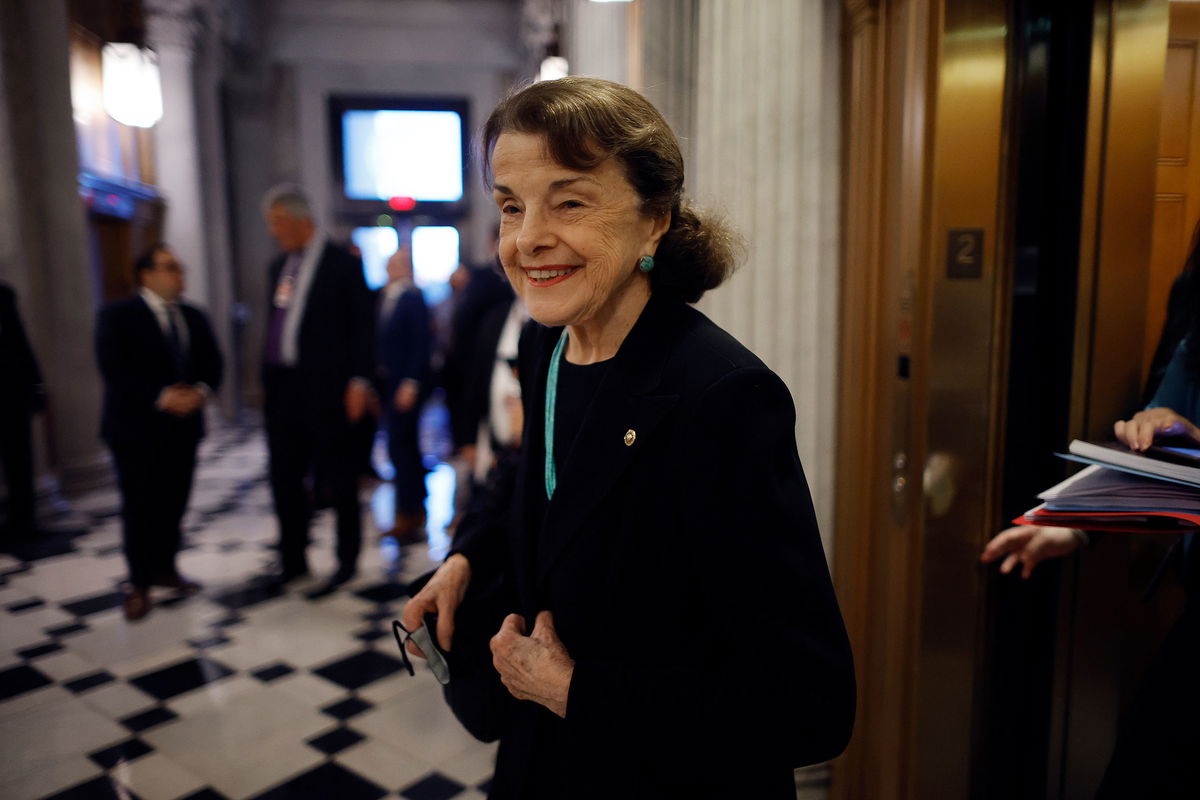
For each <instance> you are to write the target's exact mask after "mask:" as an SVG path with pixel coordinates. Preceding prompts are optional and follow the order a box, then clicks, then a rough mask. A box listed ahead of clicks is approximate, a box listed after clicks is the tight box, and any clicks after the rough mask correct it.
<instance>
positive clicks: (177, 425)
mask: <svg viewBox="0 0 1200 800" xmlns="http://www.w3.org/2000/svg"><path fill="white" fill-rule="evenodd" d="M179 311H180V313H181V314H182V315H183V320H184V323H185V324H186V325H187V332H188V369H187V372H186V374H185V375H183V376H182V378H180V377H179V376H178V375H177V374H176V372H175V360H174V358H173V357H172V355H171V349H170V345H168V344H167V337H166V334H164V333H163V330H162V328H161V327H159V324H158V320H157V319H156V318H155V316H154V312H153V311H152V310H151V309H150V306H148V305H147V304H146V301H145V300H143V299H142V298H141V297H130V298H128V299H125V300H118V301H116V302H114V303H110V304H109V305H107V306H105V307H104V308H102V309H100V314H99V316H98V317H97V319H96V360H97V363H98V364H99V365H100V374H101V375H102V376H103V378H104V410H103V413H102V414H101V418H100V435H101V436H102V437H103V438H104V440H105V441H106V442H108V443H109V444H110V445H112V446H119V445H122V444H129V443H133V442H137V441H141V440H146V439H148V438H149V437H154V436H157V435H160V434H162V433H164V432H166V431H172V432H180V433H189V434H191V435H194V436H195V437H196V438H197V439H199V438H200V437H201V436H203V435H204V415H203V414H193V415H192V416H190V417H186V418H184V419H180V418H178V417H175V416H172V415H171V414H168V413H166V412H165V411H159V410H158V409H156V408H155V407H154V404H155V402H156V401H157V400H158V395H159V393H160V392H161V391H162V390H163V389H164V388H166V387H168V386H171V385H172V384H174V383H177V382H179V381H180V380H182V382H183V383H204V384H207V385H208V387H209V388H210V389H212V390H213V391H214V392H216V391H217V390H218V389H219V388H220V387H221V376H222V372H223V370H224V362H223V360H222V358H221V351H220V350H219V349H218V347H217V341H216V338H215V337H214V336H213V332H212V328H211V327H210V326H209V323H208V317H206V316H205V315H204V312H202V311H200V309H198V308H195V307H193V306H189V305H187V304H185V303H180V304H179Z"/></svg>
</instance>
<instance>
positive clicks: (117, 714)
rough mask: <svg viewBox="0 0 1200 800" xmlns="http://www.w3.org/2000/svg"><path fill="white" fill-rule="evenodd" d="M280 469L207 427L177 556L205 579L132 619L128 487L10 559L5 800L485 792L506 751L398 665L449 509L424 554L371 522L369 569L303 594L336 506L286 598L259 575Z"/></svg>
mask: <svg viewBox="0 0 1200 800" xmlns="http://www.w3.org/2000/svg"><path fill="white" fill-rule="evenodd" d="M265 467H266V452H265V448H264V445H263V442H262V438H261V436H260V435H258V433H257V432H256V431H254V430H253V429H239V428H226V429H222V430H218V431H216V432H214V433H213V434H212V435H210V436H209V438H208V439H207V440H206V441H205V443H204V445H203V447H202V450H201V463H200V467H199V470H198V473H197V479H196V484H195V489H194V491H193V495H192V503H191V509H190V511H189V513H188V517H187V519H186V528H185V529H186V532H187V533H186V538H187V542H186V549H185V550H184V551H183V552H182V553H181V554H180V557H179V567H180V571H181V572H182V573H183V574H185V575H187V576H188V577H190V578H192V579H194V580H198V581H200V582H201V583H203V584H204V587H205V588H204V590H203V592H201V593H200V594H199V595H197V596H194V597H189V598H177V597H172V596H171V593H170V592H169V591H165V590H164V592H163V593H161V594H156V595H155V608H154V610H153V611H152V612H151V613H150V615H149V616H147V617H146V618H145V619H144V620H142V621H140V622H137V623H133V624H131V623H127V622H126V621H125V620H124V618H123V617H122V614H121V607H120V606H121V595H120V592H119V583H120V581H121V580H122V579H123V578H124V577H125V563H124V560H123V557H122V555H121V547H120V522H119V519H118V517H117V511H118V508H119V498H118V497H117V496H116V494H115V491H103V492H96V493H93V494H91V495H88V496H86V497H82V498H78V499H77V500H75V501H74V502H73V505H74V507H75V509H76V510H77V511H80V512H83V513H84V514H86V515H88V516H90V517H91V518H92V519H93V520H94V524H92V525H91V526H90V528H89V529H88V530H87V532H86V533H84V534H83V535H79V536H75V537H74V538H72V537H70V536H67V535H63V536H58V537H52V538H50V539H48V540H44V541H42V542H39V543H38V547H37V552H30V553H25V554H24V555H23V557H14V556H8V555H0V619H2V620H3V622H2V623H0V797H3V798H5V799H6V800H41V799H42V798H56V799H61V800H67V799H68V798H70V799H72V800H74V799H79V800H85V799H87V798H123V799H124V798H127V799H128V800H139V799H140V800H181V799H182V798H187V799H188V800H219V798H229V800H235V799H236V798H256V800H285V798H286V799H290V798H326V797H338V798H344V800H359V798H362V799H363V800H374V798H383V797H389V798H395V797H403V798H408V799H409V800H448V799H449V798H456V800H478V798H482V797H484V796H485V795H486V792H487V783H488V780H489V778H490V776H491V773H492V769H493V764H494V757H495V748H494V746H491V745H484V744H481V743H479V742H477V741H475V740H474V739H472V738H471V737H470V736H469V735H468V734H467V733H466V732H464V731H463V730H462V728H461V727H460V726H459V725H458V723H457V722H456V721H455V720H454V718H453V717H452V716H451V714H450V712H449V711H448V710H447V709H446V707H445V705H444V703H443V702H442V698H441V692H440V687H439V686H438V684H437V682H436V681H435V680H434V679H433V677H432V675H431V674H430V673H429V672H428V670H427V669H426V668H425V667H424V665H423V663H422V664H418V667H417V670H418V671H417V674H416V676H415V677H410V676H409V675H408V674H407V672H405V671H404V670H403V669H402V665H401V662H400V659H399V658H398V657H397V656H396V645H395V641H394V640H393V638H392V636H391V631H390V627H389V626H390V621H391V620H392V619H393V618H394V617H396V616H398V613H399V609H400V608H401V606H402V605H403V602H404V599H405V598H406V596H407V595H406V592H405V582H406V581H407V580H411V579H412V578H413V577H415V576H417V575H419V574H421V573H423V572H425V571H426V570H427V569H429V568H430V567H431V566H432V565H433V563H435V561H434V560H432V559H440V557H441V556H442V555H443V554H444V552H445V547H446V539H445V535H444V534H443V533H442V532H441V530H440V526H439V522H440V523H441V524H444V516H443V518H442V519H441V520H439V519H438V518H437V515H436V514H432V515H431V516H433V517H434V518H433V519H431V528H433V530H431V536H430V544H429V545H428V546H421V547H419V548H406V549H405V552H403V553H401V552H400V551H398V550H397V549H396V548H395V546H394V545H392V546H388V544H387V543H381V542H380V539H379V535H378V526H377V525H375V524H374V523H373V521H368V522H367V524H366V526H365V530H364V553H363V558H362V560H361V562H360V569H359V577H358V578H357V579H356V580H355V581H354V582H352V583H351V584H349V585H348V586H346V587H344V588H343V589H342V590H340V591H338V592H336V593H334V594H331V595H329V596H327V597H324V598H322V599H320V600H315V601H314V600H308V599H306V598H305V596H304V592H305V591H306V590H307V589H310V588H312V587H313V586H314V585H315V584H316V582H317V581H318V580H319V579H320V578H321V577H324V576H327V575H328V574H330V573H332V571H333V568H334V564H333V542H332V539H333V531H332V517H331V515H330V514H329V513H328V512H323V513H322V514H321V515H319V517H318V519H317V520H316V522H315V524H314V531H313V534H314V539H315V542H314V544H313V546H312V547H311V548H310V556H311V561H312V566H313V567H314V579H313V581H312V582H310V583H308V584H303V583H301V584H300V585H298V586H296V587H294V588H293V587H288V589H287V590H286V591H284V592H279V591H278V590H271V589H268V588H266V587H265V586H264V585H263V584H261V583H259V582H256V581H255V580H254V578H255V576H256V575H259V574H261V573H263V572H264V571H266V570H267V569H268V568H269V567H270V566H271V565H272V564H273V561H274V552H273V549H272V545H273V541H274V537H275V525H274V519H273V517H272V515H271V503H270V495H269V491H268V487H267V484H266V479H265ZM448 470H449V468H447V467H441V468H439V470H438V471H435V472H434V473H433V474H432V475H431V491H432V496H431V504H435V503H437V502H438V496H439V495H440V496H441V507H448V503H447V501H446V497H447V494H446V493H447V491H452V485H453V477H452V474H449V471H448ZM447 481H448V486H449V489H447ZM386 492H387V487H386V485H385V486H384V487H380V488H379V489H377V490H375V492H374V493H373V496H372V505H378V506H385V505H387V503H386V500H387V498H386ZM432 510H433V509H432V505H431V511H432ZM375 516H376V514H370V513H369V514H366V517H367V518H368V520H373V519H374V517H375Z"/></svg>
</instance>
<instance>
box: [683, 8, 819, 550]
mask: <svg viewBox="0 0 1200 800" xmlns="http://www.w3.org/2000/svg"><path fill="white" fill-rule="evenodd" d="M839 23H840V12H839V9H838V6H837V3H836V2H833V0H756V2H753V3H742V2H736V0H699V9H698V27H697V36H698V39H697V52H698V57H697V80H696V89H697V90H696V125H695V130H694V132H693V135H692V137H691V143H692V156H693V166H692V171H691V176H690V184H691V192H692V194H693V196H695V197H697V198H698V199H699V200H700V201H701V204H705V203H707V204H711V205H713V206H715V207H717V208H720V209H723V210H724V211H726V212H727V213H728V215H729V218H730V220H731V221H732V222H734V223H735V224H736V226H737V227H738V228H739V229H740V230H741V232H742V233H743V234H744V235H745V237H746V239H747V241H748V243H749V246H750V247H749V258H748V260H747V263H746V265H745V266H744V267H743V268H742V270H741V271H740V272H739V273H737V274H736V275H735V276H734V277H733V279H732V280H731V281H730V283H729V284H728V285H727V286H725V287H723V288H721V289H719V290H718V291H716V292H714V293H712V294H711V295H710V296H709V297H708V298H706V299H705V300H704V301H703V302H702V305H701V307H702V308H703V309H704V310H705V312H707V313H708V314H709V315H710V316H711V317H712V318H713V319H714V320H715V321H716V322H717V323H718V324H720V325H722V326H723V327H725V328H726V329H728V330H729V331H730V332H731V333H732V334H733V335H735V336H736V337H738V339H740V340H741V341H742V342H743V343H744V344H746V346H748V347H749V348H750V349H751V350H753V351H754V352H755V353H757V354H758V355H759V356H760V357H761V358H762V359H763V360H764V361H766V362H767V364H768V365H769V366H770V367H771V368H772V369H774V370H775V371H776V372H778V373H779V375H780V377H782V378H783V380H784V381H785V382H786V383H787V385H788V387H789V388H790V389H791V390H792V396H793V397H794V398H795V401H796V412H797V419H796V438H797V442H798V444H799V449H800V457H801V459H802V461H803V462H804V468H805V472H806V473H807V476H808V481H809V485H810V488H811V490H812V495H813V500H814V502H815V503H816V508H817V517H818V520H819V521H820V524H821V530H822V532H823V535H824V536H825V539H826V541H825V547H826V552H827V553H829V552H832V548H831V546H830V541H829V536H830V535H831V533H832V530H833V520H832V515H833V490H834V480H833V463H834V462H833V450H834V433H835V423H836V411H837V410H836V408H835V404H834V403H835V392H836V389H837V386H836V377H837V376H836V363H837V362H836V356H837V335H838V334H837V307H838V305H837V300H838V270H839V261H838V254H839V247H840V239H839V225H840V219H839V208H840V198H839V174H840V166H839V165H840V149H839V139H838V136H839V132H838V127H839V115H840V104H839V99H838V96H839V87H840V61H839V53H838V42H839V41H840V38H839Z"/></svg>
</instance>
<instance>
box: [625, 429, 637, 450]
mask: <svg viewBox="0 0 1200 800" xmlns="http://www.w3.org/2000/svg"><path fill="white" fill-rule="evenodd" d="M636 441H637V431H635V430H634V429H633V428H630V429H629V430H627V431H625V446H626V447H631V446H632V445H633V443H634V442H636Z"/></svg>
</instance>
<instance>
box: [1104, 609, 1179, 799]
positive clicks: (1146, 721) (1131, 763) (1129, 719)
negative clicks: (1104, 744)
mask: <svg viewBox="0 0 1200 800" xmlns="http://www.w3.org/2000/svg"><path fill="white" fill-rule="evenodd" d="M1197 797H1200V597H1197V596H1196V595H1195V594H1192V595H1191V596H1190V597H1189V598H1188V602H1187V606H1186V607H1185V609H1184V612H1183V615H1182V616H1181V617H1180V618H1179V620H1178V621H1177V622H1176V623H1175V626H1174V627H1173V628H1172V629H1171V632H1170V633H1168V634H1167V638H1166V640H1165V641H1164V642H1163V645H1162V647H1161V648H1160V649H1159V651H1158V654H1157V655H1156V656H1155V657H1154V661H1153V662H1152V663H1151V665H1150V669H1148V670H1147V671H1146V676H1145V678H1143V680H1142V683H1141V685H1140V686H1139V687H1138V693H1137V695H1136V697H1135V698H1134V701H1133V705H1132V706H1131V707H1130V708H1129V711H1128V712H1127V713H1126V714H1125V716H1124V717H1123V718H1122V719H1121V724H1120V726H1119V728H1118V732H1117V744H1116V747H1114V749H1113V754H1112V759H1111V760H1110V761H1109V764H1108V769H1107V770H1106V771H1105V773H1104V780H1103V782H1102V783H1101V785H1100V790H1099V791H1098V792H1097V793H1096V798H1097V800H1110V799H1111V800H1117V798H1120V800H1134V799H1135V798H1136V799H1137V800H1142V799H1143V798H1146V799H1148V798H1154V800H1158V799H1159V798H1197Z"/></svg>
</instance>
